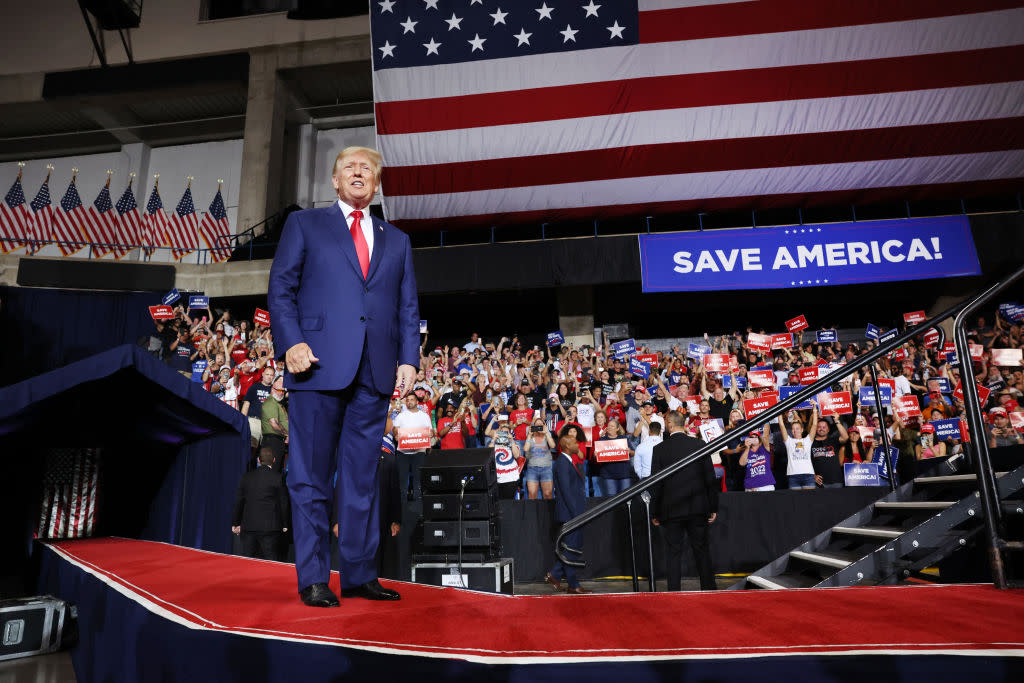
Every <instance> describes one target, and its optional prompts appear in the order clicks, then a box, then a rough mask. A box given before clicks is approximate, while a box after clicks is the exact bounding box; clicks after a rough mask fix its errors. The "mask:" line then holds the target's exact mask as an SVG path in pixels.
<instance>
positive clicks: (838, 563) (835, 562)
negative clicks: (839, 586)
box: [789, 550, 853, 569]
mask: <svg viewBox="0 0 1024 683" xmlns="http://www.w3.org/2000/svg"><path fill="white" fill-rule="evenodd" d="M789 556H790V557H792V558H794V559H797V560H803V561H805V562H813V563H814V564H820V565H824V566H826V567H832V568H834V569H845V568H846V567H849V566H850V565H851V564H853V563H852V562H850V561H849V560H843V559H841V558H838V557H832V556H831V555H822V554H821V553H808V552H804V551H803V550H794V551H792V552H791V553H789Z"/></svg>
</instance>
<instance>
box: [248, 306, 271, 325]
mask: <svg viewBox="0 0 1024 683" xmlns="http://www.w3.org/2000/svg"><path fill="white" fill-rule="evenodd" d="M252 320H253V322H254V323H256V324H257V325H266V326H268V327H269V326H270V313H269V312H268V311H264V310H263V309H262V308H257V309H256V312H255V313H253V314H252Z"/></svg>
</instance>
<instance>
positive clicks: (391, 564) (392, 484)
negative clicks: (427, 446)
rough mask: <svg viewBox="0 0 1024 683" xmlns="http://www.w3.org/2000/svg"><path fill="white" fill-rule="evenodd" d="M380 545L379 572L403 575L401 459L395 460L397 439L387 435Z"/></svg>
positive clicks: (392, 576) (391, 576) (380, 473)
mask: <svg viewBox="0 0 1024 683" xmlns="http://www.w3.org/2000/svg"><path fill="white" fill-rule="evenodd" d="M379 467H380V469H379V471H378V473H377V476H378V477H379V478H380V545H379V546H378V547H377V575H378V576H381V577H383V578H385V579H397V578H399V566H400V562H399V548H398V532H399V531H401V530H402V500H403V498H404V496H403V495H402V491H401V489H400V488H399V486H398V463H397V462H396V461H395V439H394V437H393V436H391V435H390V434H385V435H384V442H383V443H382V444H381V449H380V465H379Z"/></svg>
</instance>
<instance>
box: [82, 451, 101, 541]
mask: <svg viewBox="0 0 1024 683" xmlns="http://www.w3.org/2000/svg"><path fill="white" fill-rule="evenodd" d="M90 464H91V466H92V467H91V469H90V471H89V506H88V508H87V509H86V519H85V535H86V536H92V529H93V524H94V523H95V521H96V498H97V497H98V496H99V477H100V470H99V468H100V461H99V454H98V453H97V452H95V451H93V453H92V458H91V459H90Z"/></svg>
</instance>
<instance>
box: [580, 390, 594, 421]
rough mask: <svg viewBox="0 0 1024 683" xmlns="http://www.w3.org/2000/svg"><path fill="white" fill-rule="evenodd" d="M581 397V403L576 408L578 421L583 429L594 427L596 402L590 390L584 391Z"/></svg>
mask: <svg viewBox="0 0 1024 683" xmlns="http://www.w3.org/2000/svg"><path fill="white" fill-rule="evenodd" d="M583 392H584V393H583V395H582V396H580V402H579V404H578V405H577V406H576V420H577V421H578V422H579V423H580V426H581V427H593V426H594V401H593V399H592V398H591V394H590V389H584V390H583Z"/></svg>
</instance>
